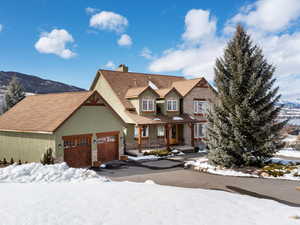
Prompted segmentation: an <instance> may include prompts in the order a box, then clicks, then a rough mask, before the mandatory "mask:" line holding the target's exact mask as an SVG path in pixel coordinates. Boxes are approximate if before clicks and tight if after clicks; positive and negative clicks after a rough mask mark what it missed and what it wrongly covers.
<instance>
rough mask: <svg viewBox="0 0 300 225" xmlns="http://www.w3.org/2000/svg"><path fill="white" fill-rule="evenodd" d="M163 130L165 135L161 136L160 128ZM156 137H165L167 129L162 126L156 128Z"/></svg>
mask: <svg viewBox="0 0 300 225" xmlns="http://www.w3.org/2000/svg"><path fill="white" fill-rule="evenodd" d="M160 127H161V128H162V130H163V135H159V128H160ZM156 135H157V137H165V136H166V129H165V126H163V125H161V126H157V128H156Z"/></svg>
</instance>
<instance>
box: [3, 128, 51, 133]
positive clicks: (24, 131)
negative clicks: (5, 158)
mask: <svg viewBox="0 0 300 225" xmlns="http://www.w3.org/2000/svg"><path fill="white" fill-rule="evenodd" d="M0 131H4V132H17V133H34V134H54V132H51V131H30V130H6V129H0Z"/></svg>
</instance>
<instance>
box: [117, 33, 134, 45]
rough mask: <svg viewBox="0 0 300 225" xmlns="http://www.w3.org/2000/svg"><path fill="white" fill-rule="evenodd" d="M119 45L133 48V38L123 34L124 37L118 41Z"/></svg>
mask: <svg viewBox="0 0 300 225" xmlns="http://www.w3.org/2000/svg"><path fill="white" fill-rule="evenodd" d="M118 45H120V46H131V45H132V39H131V37H130V36H129V35H127V34H122V36H121V37H120V39H119V40H118Z"/></svg>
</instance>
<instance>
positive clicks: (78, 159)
mask: <svg viewBox="0 0 300 225" xmlns="http://www.w3.org/2000/svg"><path fill="white" fill-rule="evenodd" d="M62 138H63V141H64V161H65V162H66V163H67V164H68V165H69V166H70V167H77V168H79V167H88V166H91V164H92V162H91V161H92V159H91V157H92V156H91V143H92V134H84V135H73V136H64V137H62Z"/></svg>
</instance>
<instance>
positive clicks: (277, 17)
mask: <svg viewBox="0 0 300 225" xmlns="http://www.w3.org/2000/svg"><path fill="white" fill-rule="evenodd" d="M299 16H300V1H299V0H258V1H256V2H255V3H254V4H251V5H248V6H245V7H243V9H242V10H241V12H240V13H238V14H237V15H236V16H234V17H233V18H232V20H231V22H233V23H238V22H242V23H245V24H246V25H248V26H249V27H255V28H256V29H260V30H263V31H268V32H277V31H281V30H284V29H286V28H287V27H288V26H289V25H291V23H292V22H293V21H295V20H296V19H297V18H298V17H299Z"/></svg>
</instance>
